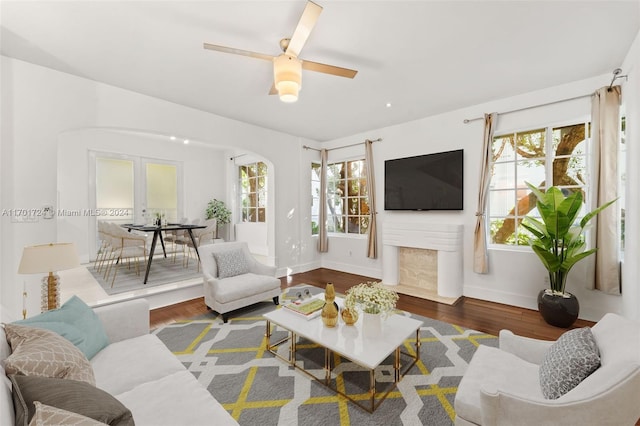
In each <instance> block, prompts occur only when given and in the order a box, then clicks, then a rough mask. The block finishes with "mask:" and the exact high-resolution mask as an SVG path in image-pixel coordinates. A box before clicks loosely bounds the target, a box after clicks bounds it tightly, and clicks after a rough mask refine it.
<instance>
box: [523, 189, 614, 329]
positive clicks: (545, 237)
mask: <svg viewBox="0 0 640 426" xmlns="http://www.w3.org/2000/svg"><path fill="white" fill-rule="evenodd" d="M527 186H528V187H529V188H530V189H531V191H533V193H534V194H535V196H536V197H537V199H538V201H537V203H536V206H537V209H538V213H539V214H540V217H541V219H542V220H538V219H535V218H533V217H531V216H526V217H525V219H524V221H523V222H522V226H523V227H524V228H525V229H527V230H528V231H529V232H531V234H532V237H531V238H530V239H529V244H530V245H531V248H532V249H533V251H534V252H535V254H536V255H538V258H539V259H540V261H541V262H542V264H543V265H544V267H545V268H546V269H547V271H548V272H549V284H550V288H548V289H544V290H542V291H540V293H539V294H538V310H539V311H540V314H541V315H542V317H543V318H544V320H545V321H546V322H547V323H549V324H551V325H554V326H556V327H564V328H566V327H569V326H571V324H573V323H574V322H575V320H576V319H577V318H578V312H579V310H580V305H579V303H578V299H577V298H576V297H575V295H573V294H571V293H568V292H566V291H565V286H566V284H567V275H568V274H569V271H570V270H571V268H573V266H574V265H575V264H576V263H577V262H578V261H580V260H582V259H584V258H585V257H587V256H589V255H591V254H593V253H595V252H596V250H597V248H592V249H590V250H585V248H586V245H585V241H584V237H583V234H582V231H583V230H584V227H585V226H586V225H587V224H588V223H589V221H590V220H591V219H592V218H593V217H594V216H596V215H597V214H598V213H600V212H601V211H602V210H604V209H605V208H607V207H609V206H610V205H611V204H613V203H614V202H615V201H616V200H617V198H616V199H615V200H612V201H609V202H608V203H605V204H603V205H601V206H600V207H598V208H596V209H595V210H593V211H591V212H589V213H587V214H586V215H585V216H584V217H583V218H582V219H581V220H580V222H579V224H576V219H577V217H578V215H579V213H580V209H581V207H582V192H581V191H575V192H572V193H570V194H569V195H564V194H563V192H562V190H560V189H559V188H558V187H555V186H552V187H550V188H548V189H547V190H546V192H542V191H541V190H540V189H538V188H536V187H535V186H534V185H532V184H530V183H528V182H527Z"/></svg>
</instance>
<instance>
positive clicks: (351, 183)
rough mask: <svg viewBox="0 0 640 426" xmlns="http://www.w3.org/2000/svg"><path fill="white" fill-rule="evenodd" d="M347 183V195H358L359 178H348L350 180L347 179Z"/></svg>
mask: <svg viewBox="0 0 640 426" xmlns="http://www.w3.org/2000/svg"><path fill="white" fill-rule="evenodd" d="M347 185H348V190H349V193H348V195H349V196H350V197H354V196H357V195H360V190H359V189H360V188H359V187H360V181H359V180H357V179H350V180H348V181H347Z"/></svg>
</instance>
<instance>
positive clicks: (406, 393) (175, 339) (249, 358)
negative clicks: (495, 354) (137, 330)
mask: <svg viewBox="0 0 640 426" xmlns="http://www.w3.org/2000/svg"><path fill="white" fill-rule="evenodd" d="M302 289H309V290H310V291H311V293H312V294H317V293H319V292H322V291H323V290H322V289H320V288H317V287H314V286H307V285H304V284H302V285H299V286H295V287H291V288H289V289H286V290H284V292H283V295H282V296H281V302H284V301H286V300H287V299H292V298H295V294H297V293H298V292H300V291H301V290H302ZM275 308H276V307H275V306H274V305H273V303H272V302H268V301H265V302H261V303H258V304H256V305H253V306H251V307H248V308H245V309H242V310H238V311H236V312H233V313H231V315H230V317H229V322H228V323H227V324H224V323H223V322H222V319H221V318H220V317H219V316H218V315H217V314H215V313H213V312H209V313H207V314H205V315H201V316H198V317H196V318H193V319H190V320H186V321H179V322H177V323H174V324H170V325H167V326H163V327H161V328H158V329H156V330H154V331H152V333H154V334H156V335H157V336H158V338H160V340H162V341H163V342H164V343H165V345H166V346H167V347H168V348H169V350H171V351H172V352H173V353H174V354H175V355H176V356H177V357H178V359H179V360H180V361H181V362H182V363H183V364H184V365H185V367H186V368H187V369H188V370H189V371H191V373H192V374H193V375H194V376H195V377H196V378H197V379H198V381H199V382H200V383H201V384H202V385H203V386H204V387H205V388H207V389H208V390H209V392H210V393H211V394H212V395H213V397H214V398H215V399H216V400H217V401H218V402H220V403H221V404H222V406H223V407H224V408H225V409H226V410H227V411H228V412H229V413H230V414H231V415H232V416H233V417H234V418H235V419H236V421H238V423H240V425H242V426H244V425H247V426H253V425H256V426H258V425H259V426H268V425H287V426H295V425H300V426H307V425H318V426H320V425H322V426H324V425H363V426H365V425H366V426H369V425H380V426H382V425H384V426H393V425H411V426H413V425H452V424H453V419H454V416H455V412H454V409H453V401H454V398H455V393H456V390H457V387H458V384H459V383H460V380H461V378H462V375H463V374H464V372H465V370H466V369H467V365H468V363H469V361H470V360H471V357H472V356H473V353H474V352H475V350H476V348H477V347H478V345H490V346H497V345H498V339H497V338H496V337H495V336H492V335H489V334H484V333H480V332H477V331H474V330H469V329H465V328H462V327H459V326H456V325H452V324H447V323H445V322H442V321H437V320H434V319H430V318H426V317H422V316H419V315H414V314H410V313H407V312H402V311H398V312H397V313H398V314H400V315H406V316H409V317H412V318H416V319H419V320H422V321H423V325H422V327H421V328H420V342H421V347H420V360H419V361H418V362H417V363H416V364H415V365H414V366H413V367H412V368H411V370H409V371H408V372H407V374H406V375H405V376H404V377H403V379H402V380H401V381H400V382H399V383H398V386H397V388H396V389H394V390H393V391H392V392H391V393H390V394H389V395H388V396H387V398H386V399H385V400H384V401H383V402H382V403H381V404H380V406H379V407H378V408H377V409H376V411H374V412H373V413H372V414H369V413H368V412H366V411H365V410H363V409H361V408H359V407H358V406H357V405H355V404H353V403H352V402H351V401H349V400H347V399H346V398H344V397H342V396H340V395H338V394H336V393H334V392H333V391H332V390H330V389H327V388H326V387H325V386H323V385H322V384H320V383H318V382H316V381H315V380H312V379H311V378H309V377H308V376H307V375H305V374H304V373H302V372H300V371H298V370H297V369H292V368H291V367H289V366H288V365H287V364H286V363H285V362H284V361H282V360H280V359H277V358H275V357H274V356H273V355H272V354H271V353H269V352H268V351H267V350H266V347H265V336H264V335H265V320H264V319H263V318H262V315H263V314H264V313H267V312H270V311H271V310H273V309H275ZM285 335H286V332H285V331H283V330H281V329H277V328H276V330H275V331H273V332H272V342H275V341H278V340H280V337H284V336H285ZM414 343H415V336H414V337H413V338H411V339H408V340H407V341H406V342H405V345H404V348H403V350H404V351H411V348H413V347H414ZM283 350H284V351H286V347H285V348H283ZM285 353H286V352H285ZM412 353H414V352H412ZM283 355H284V356H285V357H286V355H285V354H283ZM297 359H298V360H299V361H301V362H302V363H304V365H305V368H306V369H307V370H308V371H310V372H312V373H314V375H315V376H316V377H318V376H321V375H322V367H323V365H324V350H323V349H322V348H320V347H318V346H317V345H314V344H311V342H308V341H306V342H305V341H299V342H298V344H297ZM333 362H334V363H335V367H334V369H333V371H332V372H333V373H334V374H335V376H336V381H338V380H340V383H342V384H343V386H344V389H345V393H347V394H349V395H350V396H351V397H352V398H354V399H356V400H364V399H366V398H367V390H368V381H369V375H368V373H367V372H366V370H364V369H362V368H361V367H359V366H358V365H356V364H354V363H352V362H350V361H348V360H346V359H344V358H341V357H339V356H334V359H333ZM375 377H376V381H377V382H378V381H379V382H385V381H386V382H392V381H393V362H392V358H391V357H390V358H389V359H388V360H387V361H385V362H383V364H382V365H381V366H379V367H378V368H377V369H376V370H375ZM383 384H384V383H383ZM383 387H384V386H381V388H383ZM376 389H378V387H376ZM184 397H185V398H188V397H189V396H188V395H185V396H184ZM212 424H215V420H214V423H212Z"/></svg>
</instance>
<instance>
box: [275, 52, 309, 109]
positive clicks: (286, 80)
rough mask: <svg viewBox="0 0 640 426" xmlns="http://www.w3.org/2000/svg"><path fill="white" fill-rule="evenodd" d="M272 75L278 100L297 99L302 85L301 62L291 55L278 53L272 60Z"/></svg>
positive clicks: (289, 100)
mask: <svg viewBox="0 0 640 426" xmlns="http://www.w3.org/2000/svg"><path fill="white" fill-rule="evenodd" d="M273 75H274V83H275V86H276V89H277V90H278V96H280V100H281V101H282V102H295V101H297V100H298V91H299V90H300V88H301V86H302V62H301V61H300V60H299V59H298V58H296V57H295V56H292V55H284V54H283V55H280V56H278V57H277V58H275V59H274V60H273Z"/></svg>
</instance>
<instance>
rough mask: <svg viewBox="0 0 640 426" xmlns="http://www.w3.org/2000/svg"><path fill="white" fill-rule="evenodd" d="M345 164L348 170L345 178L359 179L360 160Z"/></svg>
mask: <svg viewBox="0 0 640 426" xmlns="http://www.w3.org/2000/svg"><path fill="white" fill-rule="evenodd" d="M347 164H348V169H349V175H348V176H347V178H349V179H352V178H358V177H360V174H361V170H362V160H358V161H349V162H348V163H347Z"/></svg>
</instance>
